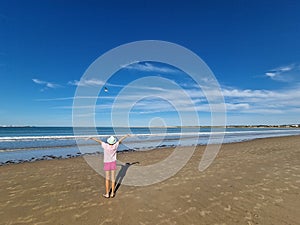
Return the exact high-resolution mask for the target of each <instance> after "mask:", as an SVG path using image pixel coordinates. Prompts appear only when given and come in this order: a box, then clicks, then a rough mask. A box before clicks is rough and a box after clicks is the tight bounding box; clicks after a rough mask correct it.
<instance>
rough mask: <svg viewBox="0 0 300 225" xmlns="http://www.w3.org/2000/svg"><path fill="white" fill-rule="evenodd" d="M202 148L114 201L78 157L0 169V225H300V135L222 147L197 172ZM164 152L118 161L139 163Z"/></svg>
mask: <svg viewBox="0 0 300 225" xmlns="http://www.w3.org/2000/svg"><path fill="white" fill-rule="evenodd" d="M204 148H205V147H204V146H202V147H201V146H200V147H198V148H197V150H196V151H195V153H194V155H193V157H192V158H191V160H190V161H189V162H188V164H187V165H186V166H185V167H184V168H183V169H182V170H180V171H179V172H178V173H177V174H176V175H175V176H173V177H171V178H169V179H168V180H165V181H163V182H160V183H157V184H154V185H150V186H146V187H131V186H125V185H121V186H120V187H119V189H118V191H117V195H116V197H115V198H113V199H104V198H103V197H101V194H102V193H103V192H104V179H103V178H102V177H101V176H99V175H98V174H97V173H96V172H95V171H94V170H93V169H91V168H90V167H89V166H88V164H87V163H86V162H85V160H84V159H83V158H82V157H78V158H72V159H64V160H50V161H38V162H32V163H23V164H15V165H6V166H1V167H0V176H1V183H0V224H72V225H75V224H88V225H89V224H130V225H135V224H197V225H198V224H247V225H250V224H263V225H268V224H280V225H281V224H300V222H299V221H300V214H299V209H300V195H299V194H300V138H299V136H294V137H280V138H268V139H258V140H254V141H248V142H243V143H233V144H224V145H223V146H222V148H221V151H220V153H219V155H218V156H217V158H216V159H215V161H214V162H213V163H212V165H211V166H210V167H209V168H208V169H207V170H205V171H204V172H200V171H198V164H199V160H200V158H201V155H202V154H203V151H204ZM171 151H172V150H171V149H160V150H155V151H150V152H129V153H124V154H119V159H120V160H121V161H123V162H135V161H139V162H140V165H145V164H149V163H153V162H155V161H159V160H161V159H162V158H164V157H166V156H167V155H168V154H170V152H171ZM129 169H130V168H129Z"/></svg>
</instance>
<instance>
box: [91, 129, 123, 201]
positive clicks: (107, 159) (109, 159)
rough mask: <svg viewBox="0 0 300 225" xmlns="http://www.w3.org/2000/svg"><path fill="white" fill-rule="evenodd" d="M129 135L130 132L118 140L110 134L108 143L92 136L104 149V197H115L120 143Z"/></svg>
mask: <svg viewBox="0 0 300 225" xmlns="http://www.w3.org/2000/svg"><path fill="white" fill-rule="evenodd" d="M128 136H129V134H127V135H125V136H124V137H122V138H120V140H117V139H116V138H115V137H114V136H110V137H109V138H107V140H106V141H107V143H105V142H103V141H101V140H99V139H96V138H93V137H92V138H90V139H92V140H94V141H96V142H98V143H100V144H101V146H102V148H103V149H104V171H105V194H103V197H105V198H109V197H111V198H113V197H115V174H116V168H117V149H118V147H119V144H120V143H121V142H122V141H123V140H124V139H125V138H127V137H128ZM109 177H111V193H110V196H109Z"/></svg>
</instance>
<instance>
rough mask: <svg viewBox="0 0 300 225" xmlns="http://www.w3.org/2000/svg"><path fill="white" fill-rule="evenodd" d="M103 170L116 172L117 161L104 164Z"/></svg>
mask: <svg viewBox="0 0 300 225" xmlns="http://www.w3.org/2000/svg"><path fill="white" fill-rule="evenodd" d="M103 169H104V170H105V171H110V170H116V169H117V161H114V162H105V163H104V166H103Z"/></svg>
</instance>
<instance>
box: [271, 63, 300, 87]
mask: <svg viewBox="0 0 300 225" xmlns="http://www.w3.org/2000/svg"><path fill="white" fill-rule="evenodd" d="M265 76H267V77H269V78H271V79H272V80H276V81H281V82H299V81H300V65H299V64H296V63H294V64H290V65H286V66H281V67H277V68H274V69H271V70H269V71H267V72H266V73H265Z"/></svg>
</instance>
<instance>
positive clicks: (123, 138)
mask: <svg viewBox="0 0 300 225" xmlns="http://www.w3.org/2000/svg"><path fill="white" fill-rule="evenodd" d="M129 136H130V134H126V135H125V136H123V137H121V138H120V140H119V143H121V142H122V141H124V140H125V138H127V137H129Z"/></svg>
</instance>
